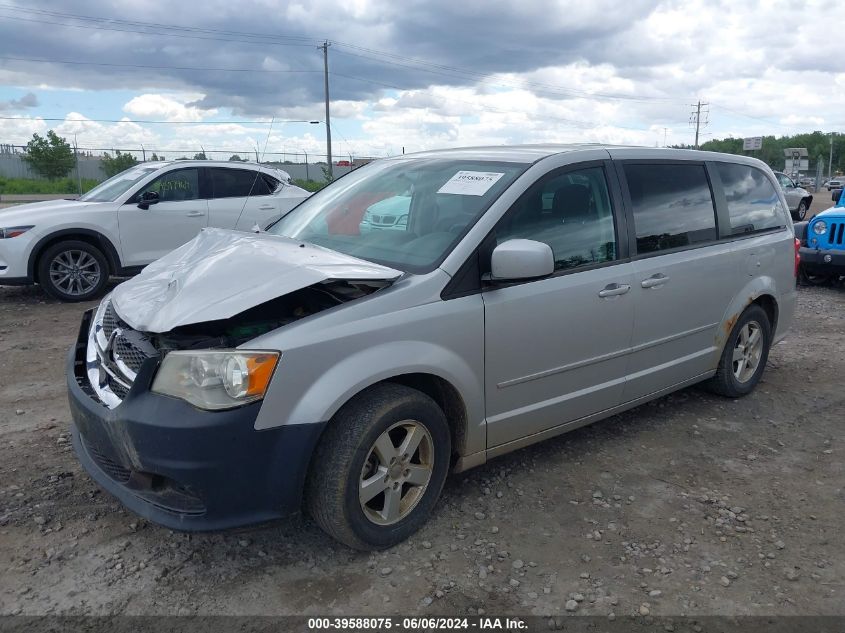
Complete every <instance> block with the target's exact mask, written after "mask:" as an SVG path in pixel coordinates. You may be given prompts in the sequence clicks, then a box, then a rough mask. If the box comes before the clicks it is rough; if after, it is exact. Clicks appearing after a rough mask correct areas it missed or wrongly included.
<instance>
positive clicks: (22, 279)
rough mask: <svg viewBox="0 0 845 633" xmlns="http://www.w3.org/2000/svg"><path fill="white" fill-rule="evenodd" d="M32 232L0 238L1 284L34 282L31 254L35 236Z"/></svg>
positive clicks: (14, 284) (10, 284) (15, 284)
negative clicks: (30, 267) (30, 262)
mask: <svg viewBox="0 0 845 633" xmlns="http://www.w3.org/2000/svg"><path fill="white" fill-rule="evenodd" d="M30 233H32V231H28V232H26V233H24V234H23V235H19V236H18V237H11V238H8V239H3V240H0V286H18V285H22V284H31V283H33V279H32V274H31V271H30V270H29V254H30V250H31V248H32V242H33V238H34V236H32V235H30Z"/></svg>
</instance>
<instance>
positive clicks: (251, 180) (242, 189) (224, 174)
mask: <svg viewBox="0 0 845 633" xmlns="http://www.w3.org/2000/svg"><path fill="white" fill-rule="evenodd" d="M211 181H212V186H213V187H214V197H215V198H246V197H247V196H249V195H253V196H266V195H269V193H270V191H269V190H268V187H267V183H266V182H265V181H264V179H263V178H262V174H261V173H260V172H257V171H249V170H246V169H226V168H222V167H220V168H213V169H212V170H211Z"/></svg>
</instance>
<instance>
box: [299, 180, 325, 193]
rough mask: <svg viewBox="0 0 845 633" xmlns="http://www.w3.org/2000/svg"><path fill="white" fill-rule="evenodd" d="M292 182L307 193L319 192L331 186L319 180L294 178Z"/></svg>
mask: <svg viewBox="0 0 845 633" xmlns="http://www.w3.org/2000/svg"><path fill="white" fill-rule="evenodd" d="M291 182H293V184H295V185H296V186H297V187H302V188H303V189H305V191H319V190H320V189H322V188H323V187H325V186H326V185H327V184H329V183H327V182H323V181H319V180H305V179H304V178H294V179H293V180H292V181H291Z"/></svg>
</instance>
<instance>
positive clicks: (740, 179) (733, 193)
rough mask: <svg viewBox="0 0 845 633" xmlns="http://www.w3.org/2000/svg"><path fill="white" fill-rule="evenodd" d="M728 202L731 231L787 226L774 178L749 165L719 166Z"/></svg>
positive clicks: (724, 164) (738, 232)
mask: <svg viewBox="0 0 845 633" xmlns="http://www.w3.org/2000/svg"><path fill="white" fill-rule="evenodd" d="M716 169H717V171H718V172H719V178H720V179H721V181H722V189H723V190H724V192H725V199H726V200H727V202H728V213H729V215H730V222H731V233H733V234H734V235H739V234H742V233H753V232H755V231H765V230H766V229H774V228H780V227H783V226H786V223H785V214H784V210H783V205H781V203H780V197H779V196H778V192H777V190H776V189H775V187H774V185H773V184H772V181H771V180H769V178H768V177H767V176H766V174H764V173H763V172H762V171H760V170H759V169H756V168H754V167H750V166H749V165H737V164H733V163H719V164H718V165H717V167H716Z"/></svg>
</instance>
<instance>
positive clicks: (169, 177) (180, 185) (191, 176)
mask: <svg viewBox="0 0 845 633" xmlns="http://www.w3.org/2000/svg"><path fill="white" fill-rule="evenodd" d="M144 191H155V192H156V193H157V194H158V199H159V202H182V201H184V200H197V199H198V198H199V169H197V168H189V169H176V170H174V171H169V172H167V173H166V174H163V175H162V176H160V177H159V178H156V179H155V180H153V181H152V182H151V183H150V184H148V185H147V186H146V187H144Z"/></svg>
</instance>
